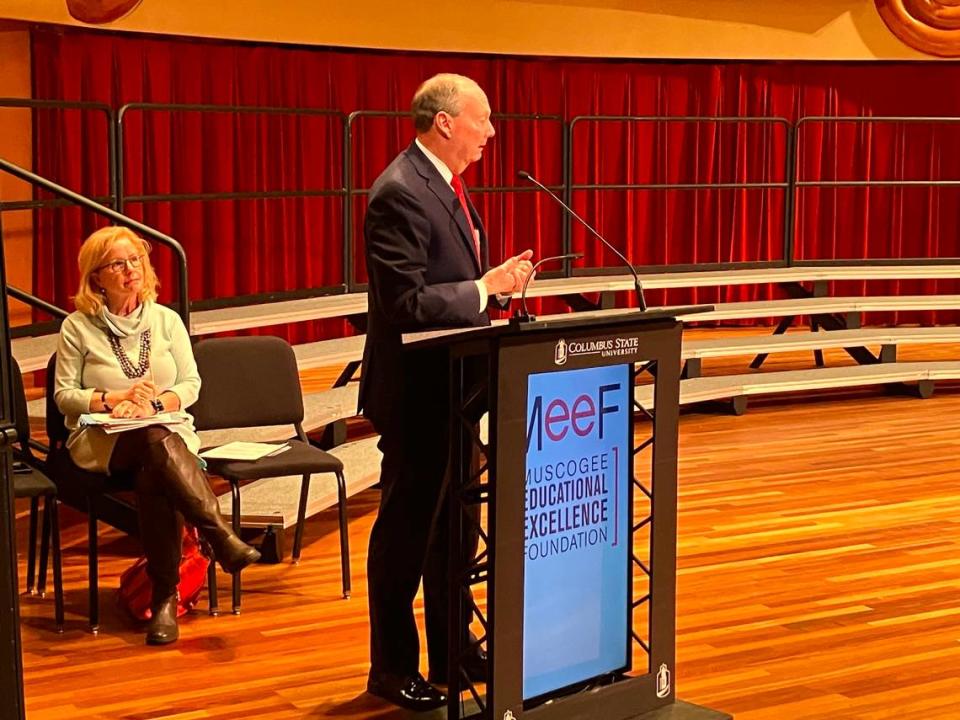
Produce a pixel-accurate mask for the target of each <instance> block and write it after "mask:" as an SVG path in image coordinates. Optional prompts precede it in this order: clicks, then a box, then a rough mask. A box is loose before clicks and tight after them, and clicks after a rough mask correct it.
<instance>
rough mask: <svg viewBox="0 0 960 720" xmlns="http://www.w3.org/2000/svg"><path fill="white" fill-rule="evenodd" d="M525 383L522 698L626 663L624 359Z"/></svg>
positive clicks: (627, 403) (627, 405)
mask: <svg viewBox="0 0 960 720" xmlns="http://www.w3.org/2000/svg"><path fill="white" fill-rule="evenodd" d="M527 390H528V392H527V452H526V493H525V497H526V514H525V515H526V520H525V535H524V536H525V548H524V554H525V559H524V609H523V697H524V699H525V700H527V699H530V698H535V697H538V696H540V695H544V694H546V693H550V692H553V691H555V690H559V689H561V688H565V687H567V686H570V685H574V684H576V683H579V682H582V681H584V680H588V679H590V678H593V677H596V676H598V675H603V674H605V673H610V672H614V671H616V670H620V669H622V668H624V667H626V666H627V664H628V656H627V653H628V651H629V638H628V635H627V633H628V627H627V622H628V612H629V611H628V605H629V593H628V582H629V578H630V568H629V552H630V542H631V540H630V527H629V522H630V508H629V498H630V492H629V490H630V462H631V461H632V457H631V447H632V444H631V442H630V437H629V432H630V412H631V390H632V388H631V387H630V365H629V364H623V365H614V366H607V367H597V368H587V369H581V370H562V371H557V372H549V373H537V374H532V375H530V376H529V384H528V388H527Z"/></svg>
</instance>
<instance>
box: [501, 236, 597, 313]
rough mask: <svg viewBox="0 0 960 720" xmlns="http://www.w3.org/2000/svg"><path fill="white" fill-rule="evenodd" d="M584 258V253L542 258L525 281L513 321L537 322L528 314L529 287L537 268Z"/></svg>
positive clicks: (534, 265)
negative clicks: (551, 263) (547, 264)
mask: <svg viewBox="0 0 960 720" xmlns="http://www.w3.org/2000/svg"><path fill="white" fill-rule="evenodd" d="M582 257H583V253H567V254H566V255H551V256H550V257H545V258H540V259H539V260H537V262H535V263H534V264H533V267H532V268H531V269H530V274H529V275H527V279H526V280H524V281H523V289H522V290H521V291H520V307H519V308H517V310H516V312H514V314H513V317H512V318H511V321H514V322H518V323H525V322H531V321H533V320H536V318H535V317H534V316H533V315H531V314H530V313H529V312H527V287H528V286H529V285H530V281H531V280H532V279H533V276H534V275H536V274H537V268H538V267H540V266H541V265H543V264H544V263H548V262H552V261H554V260H579V259H580V258H582Z"/></svg>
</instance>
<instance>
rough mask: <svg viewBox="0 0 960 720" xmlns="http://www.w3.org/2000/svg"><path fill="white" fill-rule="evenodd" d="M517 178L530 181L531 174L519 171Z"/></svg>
mask: <svg viewBox="0 0 960 720" xmlns="http://www.w3.org/2000/svg"><path fill="white" fill-rule="evenodd" d="M517 177H518V178H520V179H521V180H529V179H530V173H528V172H527V171H526V170H517Z"/></svg>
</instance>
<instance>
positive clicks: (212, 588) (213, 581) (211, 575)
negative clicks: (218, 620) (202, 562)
mask: <svg viewBox="0 0 960 720" xmlns="http://www.w3.org/2000/svg"><path fill="white" fill-rule="evenodd" d="M207 600H208V601H209V604H210V607H209V609H208V610H207V612H208V613H209V614H210V615H213V616H214V617H216V616H217V615H219V614H220V601H219V600H218V599H217V563H216V561H215V560H214V559H213V558H212V557H211V558H210V564H209V565H208V566H207Z"/></svg>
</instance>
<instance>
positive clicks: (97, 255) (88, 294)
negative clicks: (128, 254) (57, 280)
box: [73, 227, 160, 315]
mask: <svg viewBox="0 0 960 720" xmlns="http://www.w3.org/2000/svg"><path fill="white" fill-rule="evenodd" d="M121 240H128V241H129V242H130V243H131V244H132V245H133V246H134V247H139V248H141V249H142V252H143V264H142V265H141V266H140V272H141V274H142V275H143V287H141V288H140V293H139V300H140V302H146V301H147V300H156V299H157V288H158V287H159V286H160V283H159V282H158V281H157V274H156V272H154V270H153V265H151V264H150V243H148V242H147V241H146V240H144V239H143V238H142V237H140V236H138V235H137V234H136V233H135V232H133V230H130V229H129V228H125V227H105V228H100V229H99V230H97V231H96V232H95V233H93V234H92V235H91V236H90V237H88V238H87V239H86V240H84V241H83V245H81V246H80V255H79V257H78V258H77V263H78V264H79V266H80V289H79V290H78V291H77V294H76V296H75V297H74V298H73V303H74V305H76V306H77V310H79V311H80V312H82V313H84V314H85V315H99V314H100V310H101V309H102V308H103V305H104V296H103V292H102V291H101V287H100V284H99V283H98V282H97V279H96V278H95V277H94V276H95V275H96V274H97V272H98V271H99V270H100V268H101V267H102V266H103V264H104V262H105V261H106V259H107V255H108V254H109V253H110V251H111V250H112V249H113V246H114V245H115V244H116V243H118V242H119V241H121Z"/></svg>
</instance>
